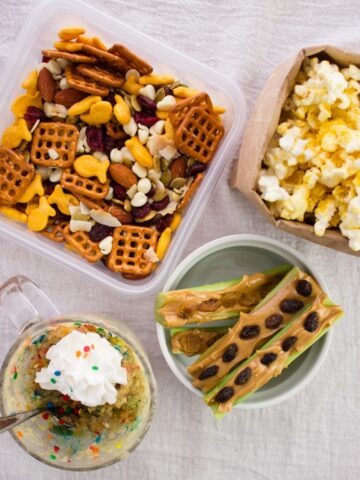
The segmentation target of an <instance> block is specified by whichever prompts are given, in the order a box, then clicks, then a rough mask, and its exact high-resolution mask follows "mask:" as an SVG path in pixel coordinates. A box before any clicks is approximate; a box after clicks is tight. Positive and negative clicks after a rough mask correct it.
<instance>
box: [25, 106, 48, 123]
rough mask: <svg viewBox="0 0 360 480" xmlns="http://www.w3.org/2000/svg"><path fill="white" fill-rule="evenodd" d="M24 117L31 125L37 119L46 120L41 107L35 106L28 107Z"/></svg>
mask: <svg viewBox="0 0 360 480" xmlns="http://www.w3.org/2000/svg"><path fill="white" fill-rule="evenodd" d="M24 119H25V120H26V121H27V122H28V123H29V124H30V125H31V126H33V125H34V123H35V122H36V121H37V120H40V121H42V120H46V115H45V113H44V112H43V111H42V110H41V108H37V107H28V108H27V110H26V113H25V115H24Z"/></svg>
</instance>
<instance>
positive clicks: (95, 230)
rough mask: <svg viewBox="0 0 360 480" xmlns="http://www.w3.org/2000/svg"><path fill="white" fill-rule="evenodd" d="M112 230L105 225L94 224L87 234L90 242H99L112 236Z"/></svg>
mask: <svg viewBox="0 0 360 480" xmlns="http://www.w3.org/2000/svg"><path fill="white" fill-rule="evenodd" d="M112 232H113V228H112V227H107V226H106V225H100V223H96V224H95V225H94V226H93V227H92V229H91V230H90V232H89V237H90V240H91V241H92V242H101V240H103V239H104V238H106V237H108V236H109V235H112Z"/></svg>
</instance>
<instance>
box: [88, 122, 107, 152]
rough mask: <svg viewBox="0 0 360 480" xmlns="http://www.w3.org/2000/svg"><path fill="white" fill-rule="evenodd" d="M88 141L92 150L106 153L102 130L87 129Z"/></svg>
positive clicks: (96, 128) (95, 128)
mask: <svg viewBox="0 0 360 480" xmlns="http://www.w3.org/2000/svg"><path fill="white" fill-rule="evenodd" d="M86 141H87V143H88V145H89V147H90V148H91V150H96V151H99V152H103V151H104V143H103V133H102V130H101V128H98V127H92V126H90V127H87V129H86Z"/></svg>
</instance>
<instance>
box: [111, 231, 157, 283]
mask: <svg viewBox="0 0 360 480" xmlns="http://www.w3.org/2000/svg"><path fill="white" fill-rule="evenodd" d="M156 243H157V233H156V231H155V230H153V229H152V228H147V227H138V226H133V225H122V226H121V227H117V228H115V230H114V233H113V246H112V250H111V253H110V255H109V257H108V260H107V266H108V267H109V268H110V270H112V271H113V272H120V273H122V274H124V276H125V277H126V278H135V277H136V278H140V277H146V276H147V275H150V273H151V271H152V268H153V263H152V262H148V261H147V260H145V259H144V253H145V252H146V250H148V249H149V248H150V247H152V248H153V249H154V250H155V249H156Z"/></svg>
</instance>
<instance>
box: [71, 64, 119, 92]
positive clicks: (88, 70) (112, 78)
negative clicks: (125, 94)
mask: <svg viewBox="0 0 360 480" xmlns="http://www.w3.org/2000/svg"><path fill="white" fill-rule="evenodd" d="M76 70H77V71H78V72H79V73H80V74H81V75H84V77H89V78H92V79H93V80H95V81H96V82H99V83H102V84H104V85H107V86H109V87H115V88H116V87H121V86H122V84H123V83H124V81H125V79H124V77H121V76H119V75H117V74H116V73H113V72H111V71H110V70H107V69H105V68H102V67H99V66H98V65H87V64H83V65H82V64H80V65H78V66H77V67H76Z"/></svg>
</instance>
